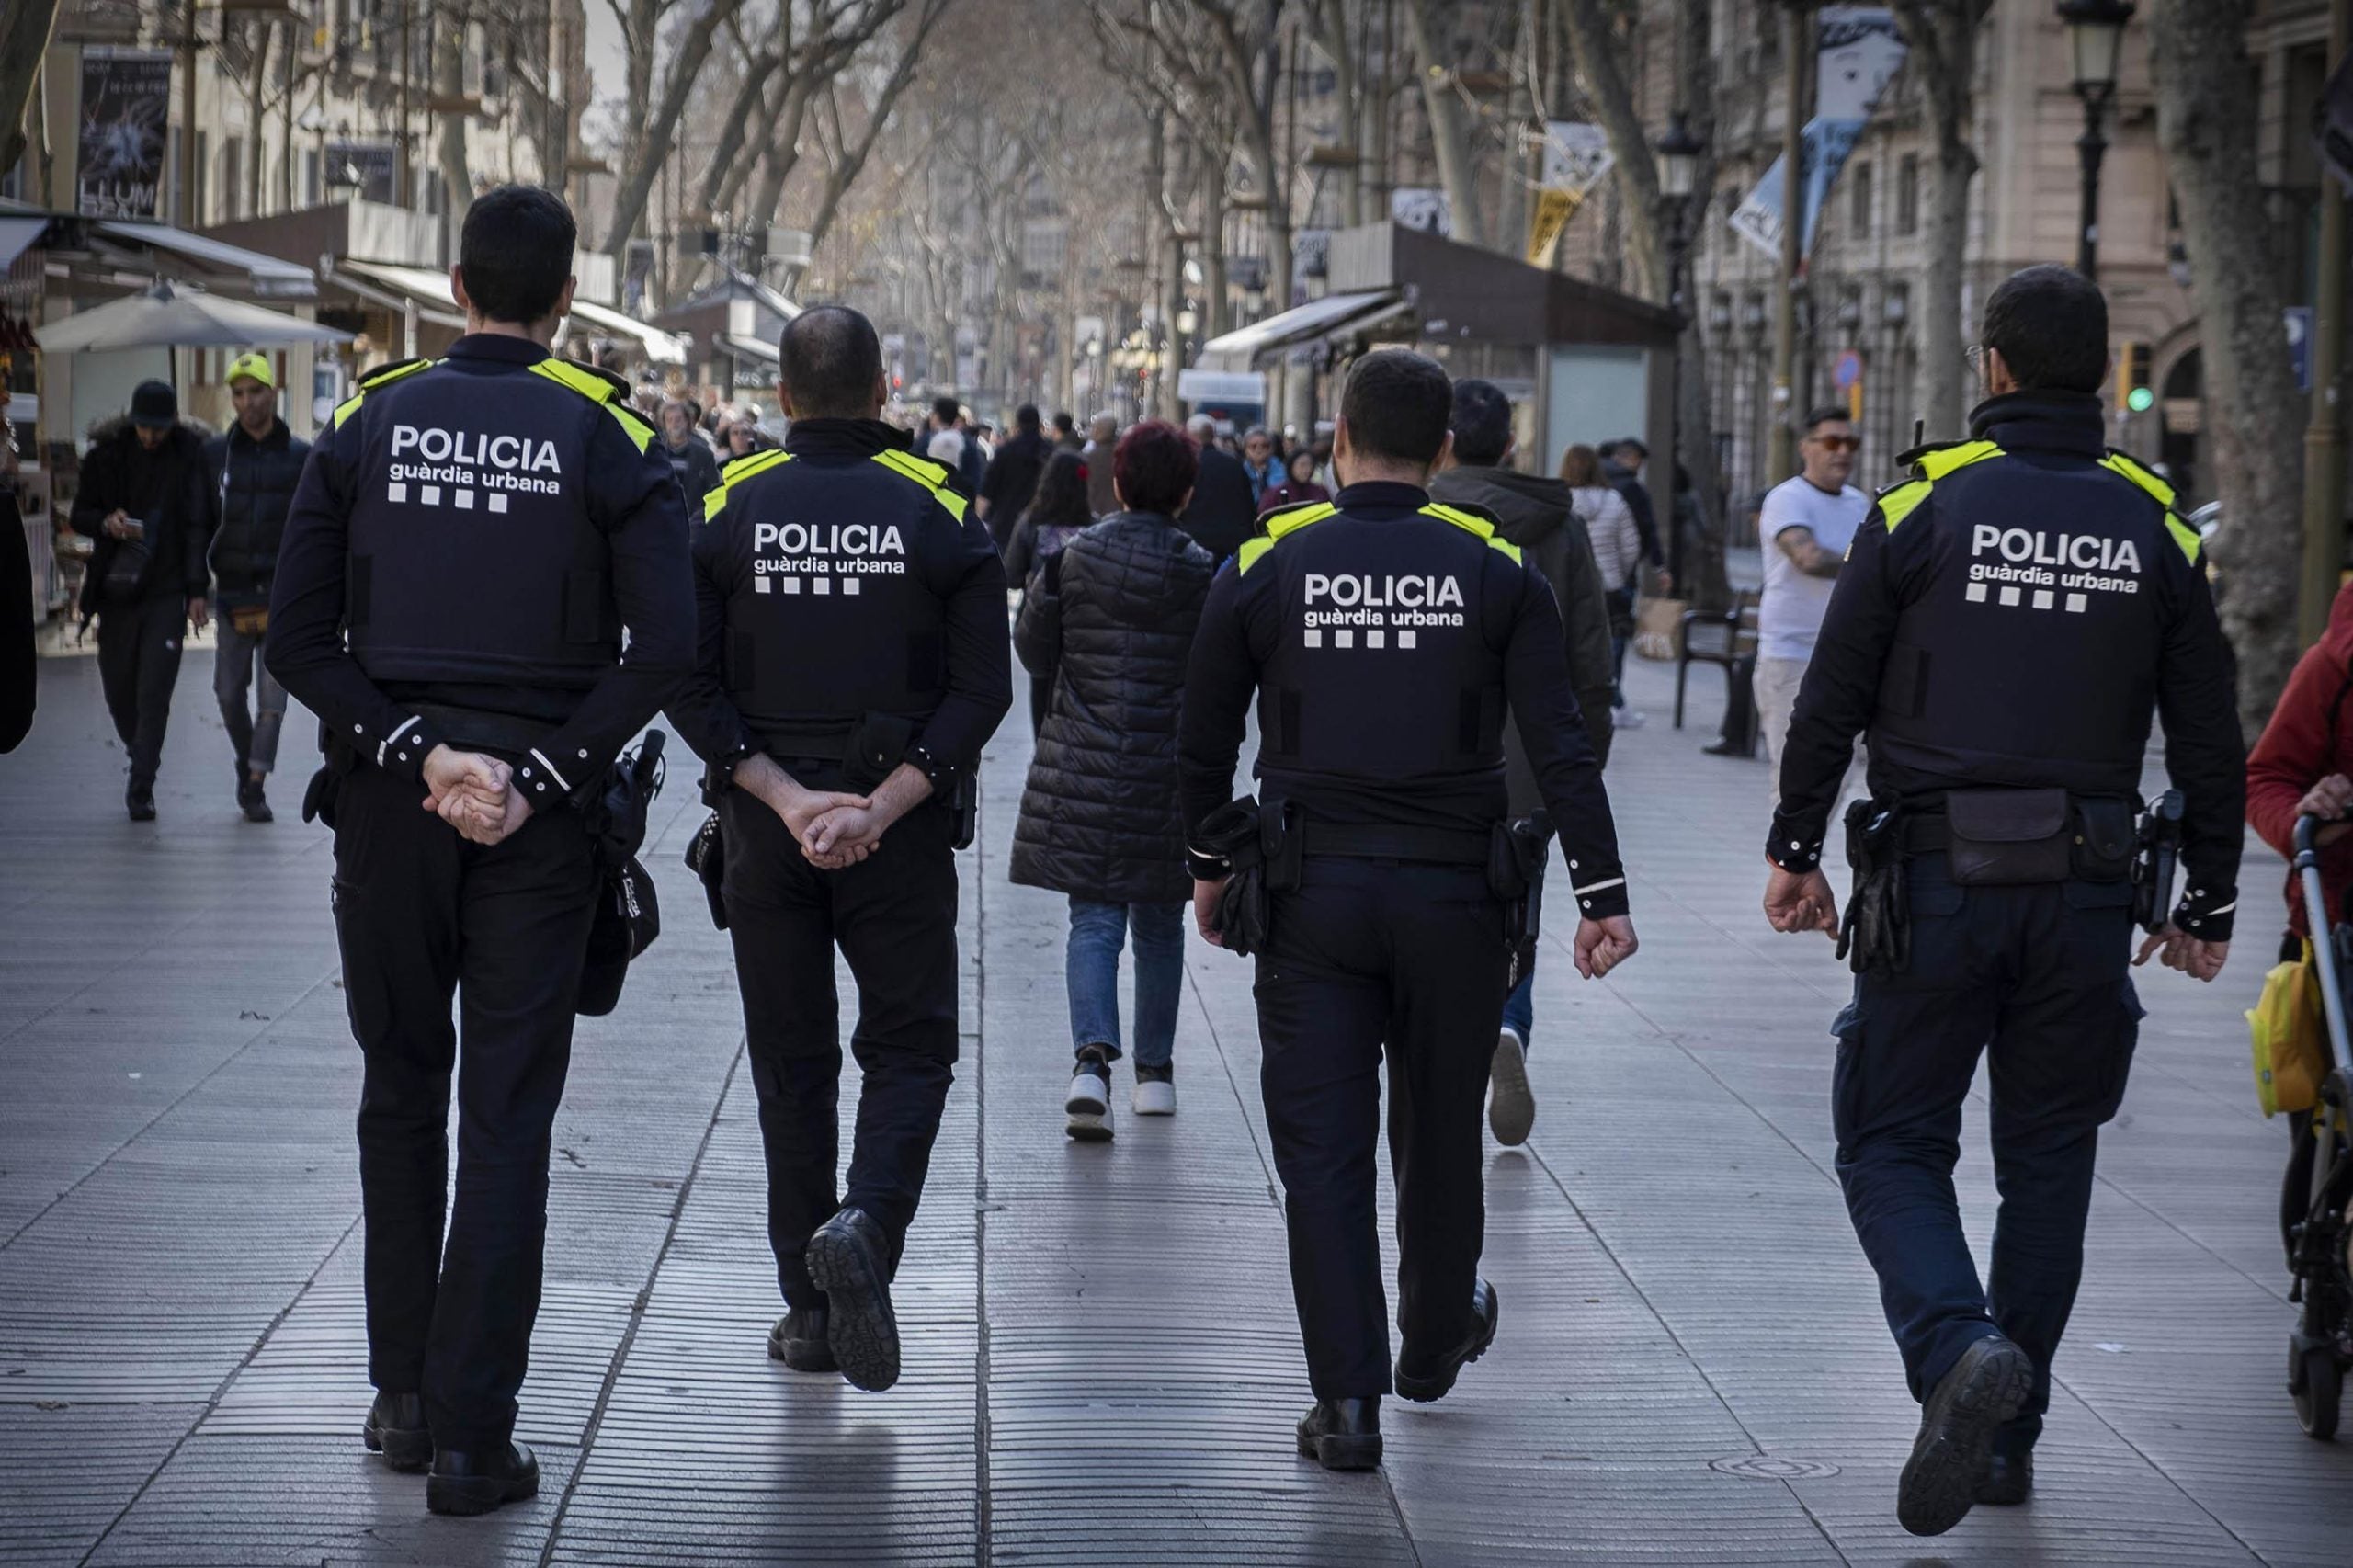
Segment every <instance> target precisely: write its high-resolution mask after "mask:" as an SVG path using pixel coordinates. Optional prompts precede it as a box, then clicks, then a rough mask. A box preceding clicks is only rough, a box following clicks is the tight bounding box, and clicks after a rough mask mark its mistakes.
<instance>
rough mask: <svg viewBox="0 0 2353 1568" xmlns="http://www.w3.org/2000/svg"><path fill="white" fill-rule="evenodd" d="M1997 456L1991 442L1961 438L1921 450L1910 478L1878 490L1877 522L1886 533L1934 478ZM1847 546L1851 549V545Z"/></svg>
mask: <svg viewBox="0 0 2353 1568" xmlns="http://www.w3.org/2000/svg"><path fill="white" fill-rule="evenodd" d="M2001 455H2002V449H2001V448H2000V447H1998V446H1996V445H1995V444H1994V443H1993V442H1991V441H1963V442H1961V444H1960V445H1958V446H1952V447H1939V448H1938V449H1936V450H1935V451H1933V452H1923V453H1921V454H1920V458H1919V460H1918V461H1916V462H1915V463H1914V464H1913V465H1912V473H1913V477H1912V478H1910V479H1907V480H1905V481H1904V483H1901V484H1897V485H1893V486H1891V487H1890V488H1888V489H1887V490H1884V491H1882V492H1881V494H1880V498H1879V516H1880V521H1881V522H1883V523H1885V524H1886V525H1887V531H1888V532H1890V533H1893V532H1894V531H1895V526H1896V525H1897V524H1898V523H1900V522H1902V521H1903V520H1904V518H1906V517H1910V516H1911V515H1912V514H1913V513H1914V512H1915V511H1916V510H1917V509H1918V508H1919V506H1920V503H1921V502H1923V501H1926V500H1927V498H1928V492H1929V490H1930V489H1932V488H1933V487H1934V486H1935V484H1936V483H1937V481H1938V480H1939V479H1942V478H1944V477H1945V476H1946V475H1947V474H1949V473H1951V472H1954V471H1956V470H1958V469H1964V468H1967V467H1968V466H1969V465H1970V464H1971V463H1982V462H1984V460H1986V459H1988V458H1998V457H2000V456H2001ZM1847 548H1848V549H1849V550H1850V551H1851V550H1852V549H1853V546H1851V545H1850V546H1848V547H1847Z"/></svg>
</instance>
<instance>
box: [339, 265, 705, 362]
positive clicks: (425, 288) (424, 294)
mask: <svg viewBox="0 0 2353 1568" xmlns="http://www.w3.org/2000/svg"><path fill="white" fill-rule="evenodd" d="M346 275H348V276H349V277H351V278H357V279H358V280H360V281H361V282H363V283H372V284H376V285H378V286H381V287H382V288H384V289H388V290H392V291H393V292H394V293H397V294H402V295H405V296H407V297H408V298H409V299H412V300H415V301H416V302H417V303H418V304H419V305H421V306H425V307H426V308H428V309H430V310H432V311H434V312H453V311H455V310H456V309H457V305H458V301H457V296H456V295H454V294H452V293H451V292H450V291H449V274H448V273H446V272H440V271H437V270H435V269H434V268H432V267H395V266H393V265H392V264H391V263H390V262H382V261H345V262H338V263H336V264H335V273H334V277H335V278H343V277H345V276H346ZM458 319H459V324H460V325H462V324H463V321H462V318H458ZM571 324H572V329H573V330H574V331H576V332H581V333H585V334H586V335H590V336H595V337H618V338H624V339H627V340H628V341H630V342H631V343H633V344H635V345H636V346H637V347H638V348H639V350H640V351H641V352H642V353H643V354H644V356H645V357H646V358H648V359H653V360H656V361H660V362H664V363H668V364H684V363H685V362H686V358H687V340H686V339H685V338H683V337H680V336H678V335H676V334H675V333H668V332H664V331H663V330H662V329H661V328H659V327H652V326H648V325H646V324H644V323H643V322H641V321H633V320H631V318H630V317H628V316H625V315H623V314H621V313H620V312H619V311H616V310H612V309H609V308H608V307H606V306H604V305H592V304H590V303H589V302H588V301H585V300H574V301H573V302H572V321H571Z"/></svg>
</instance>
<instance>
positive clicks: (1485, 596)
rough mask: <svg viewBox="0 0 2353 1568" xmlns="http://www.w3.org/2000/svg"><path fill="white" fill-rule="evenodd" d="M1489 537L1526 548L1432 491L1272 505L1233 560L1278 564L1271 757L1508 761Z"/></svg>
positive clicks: (1452, 770)
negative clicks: (1397, 513) (1393, 506)
mask: <svg viewBox="0 0 2353 1568" xmlns="http://www.w3.org/2000/svg"><path fill="white" fill-rule="evenodd" d="M1492 551H1503V552H1504V553H1505V554H1506V555H1508V556H1510V557H1511V558H1512V559H1513V560H1514V561H1518V559H1519V548H1518V546H1517V545H1514V544H1511V543H1508V542H1506V540H1504V539H1503V538H1502V537H1501V536H1500V535H1498V534H1496V533H1495V529H1494V527H1493V525H1491V524H1490V523H1488V522H1487V521H1486V520H1485V519H1484V518H1483V517H1477V516H1474V515H1473V514H1472V513H1469V512H1466V511H1462V510H1461V509H1459V508H1457V507H1453V506H1441V505H1438V504H1437V503H1432V504H1430V505H1428V506H1424V507H1423V508H1422V509H1421V510H1420V512H1419V513H1418V514H1415V515H1411V516H1407V517H1398V518H1394V519H1390V520H1381V521H1375V520H1371V519H1368V518H1362V517H1351V516H1349V515H1348V514H1347V513H1346V512H1343V511H1341V510H1339V509H1338V508H1337V507H1336V506H1333V505H1332V504H1331V503H1329V502H1317V503H1314V504H1313V505H1310V506H1301V507H1296V508H1293V509H1291V510H1289V511H1284V512H1279V513H1276V514H1274V515H1273V516H1272V517H1269V518H1268V519H1267V533H1266V535H1265V536H1264V537H1262V538H1256V539H1253V540H1249V541H1247V542H1246V543H1245V544H1244V545H1243V547H1242V550H1241V552H1240V554H1239V556H1238V557H1237V559H1236V562H1235V565H1236V568H1237V569H1238V570H1239V571H1241V572H1242V573H1244V574H1255V573H1259V572H1270V573H1273V574H1276V578H1277V583H1276V593H1275V596H1274V599H1275V603H1276V605H1277V606H1278V608H1277V611H1276V613H1277V615H1278V616H1279V623H1278V626H1277V628H1276V640H1275V643H1274V648H1273V652H1272V653H1271V654H1270V655H1269V656H1268V657H1267V659H1266V660H1265V662H1264V664H1263V665H1261V668H1260V676H1259V688H1258V728H1259V736H1260V741H1259V755H1260V757H1261V759H1262V761H1263V762H1264V763H1265V764H1266V765H1267V766H1268V767H1278V768H1281V769H1284V770H1287V771H1295V772H1301V773H1312V774H1323V775H1330V776H1334V777H1337V778H1347V779H1350V780H1360V781H1364V782H1369V783H1400V784H1402V783H1408V782H1411V781H1413V780H1415V779H1417V778H1428V777H1430V776H1432V775H1437V774H1460V773H1471V772H1482V771H1488V770H1495V769H1500V768H1501V767H1502V766H1503V729H1504V676H1503V653H1504V647H1505V644H1506V639H1507V637H1508V635H1509V631H1510V625H1511V618H1512V614H1513V610H1514V607H1513V606H1512V605H1509V604H1499V603H1492V602H1488V601H1489V600H1491V599H1493V598H1495V597H1497V596H1495V595H1494V594H1492V593H1490V592H1489V591H1487V585H1489V583H1490V582H1491V578H1490V576H1489V574H1488V571H1487V567H1488V564H1489V562H1490V561H1491V560H1492V555H1491V553H1490V552H1492Z"/></svg>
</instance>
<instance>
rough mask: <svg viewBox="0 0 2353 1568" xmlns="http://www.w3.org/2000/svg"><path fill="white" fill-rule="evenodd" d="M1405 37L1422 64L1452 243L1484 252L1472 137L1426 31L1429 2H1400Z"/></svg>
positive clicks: (1446, 65)
mask: <svg viewBox="0 0 2353 1568" xmlns="http://www.w3.org/2000/svg"><path fill="white" fill-rule="evenodd" d="M1404 10H1405V32H1406V37H1407V38H1408V39H1409V40H1411V41H1412V43H1413V46H1414V58H1415V60H1417V61H1419V62H1421V69H1420V70H1419V71H1418V72H1416V73H1415V74H1416V75H1418V76H1419V77H1420V78H1421V83H1422V107H1423V108H1424V109H1425V110H1426V111H1427V113H1428V115H1429V121H1430V145H1431V147H1432V149H1433V150H1434V151H1435V152H1436V153H1437V155H1438V184H1439V186H1440V187H1443V188H1444V190H1445V191H1446V202H1447V205H1448V206H1449V207H1450V208H1452V209H1453V218H1454V237H1455V238H1456V239H1458V240H1460V241H1461V242H1462V243H1463V244H1466V245H1478V246H1481V247H1482V248H1483V247H1484V246H1485V245H1486V244H1487V225H1486V220H1485V216H1484V214H1483V212H1482V210H1481V208H1480V202H1479V173H1478V170H1477V168H1476V167H1474V166H1473V165H1472V162H1471V132H1470V130H1469V128H1468V127H1467V126H1465V125H1464V123H1463V119H1462V98H1461V95H1460V94H1459V93H1458V92H1457V91H1456V88H1455V82H1454V72H1453V69H1452V63H1451V62H1450V61H1449V60H1448V59H1447V58H1446V56H1445V55H1444V53H1443V52H1442V51H1440V50H1439V49H1438V44H1437V41H1436V40H1435V39H1434V38H1433V37H1432V35H1431V31H1430V18H1429V6H1428V0H1404Z"/></svg>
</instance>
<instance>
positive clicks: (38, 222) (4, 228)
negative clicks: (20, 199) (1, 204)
mask: <svg viewBox="0 0 2353 1568" xmlns="http://www.w3.org/2000/svg"><path fill="white" fill-rule="evenodd" d="M48 227H49V220H48V219H47V218H0V272H6V271H7V270H8V268H9V267H14V266H15V265H16V263H17V257H18V256H22V255H24V254H25V252H26V251H28V250H29V249H31V248H32V244H33V242H34V241H35V240H38V239H40V236H41V231H43V230H44V229H47V228H48Z"/></svg>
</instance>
